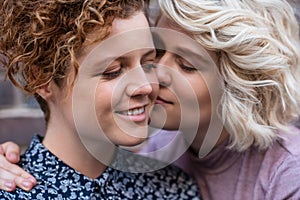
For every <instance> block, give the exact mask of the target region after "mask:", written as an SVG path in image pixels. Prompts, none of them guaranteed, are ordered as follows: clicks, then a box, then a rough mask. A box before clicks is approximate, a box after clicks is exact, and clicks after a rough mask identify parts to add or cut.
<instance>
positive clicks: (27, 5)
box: [0, 0, 144, 121]
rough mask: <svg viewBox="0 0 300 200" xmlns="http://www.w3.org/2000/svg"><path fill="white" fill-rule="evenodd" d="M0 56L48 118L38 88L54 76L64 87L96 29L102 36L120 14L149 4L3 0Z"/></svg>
mask: <svg viewBox="0 0 300 200" xmlns="http://www.w3.org/2000/svg"><path fill="white" fill-rule="evenodd" d="M0 4H1V5H2V6H1V8H0V26H1V29H0V35H1V37H0V58H2V60H1V61H2V63H3V65H4V66H5V67H7V75H8V77H9V78H10V80H11V81H12V82H13V83H14V84H15V85H16V86H17V87H19V88H21V89H23V90H24V91H26V92H28V93H29V94H34V95H35V97H36V99H37V100H38V102H39V104H40V106H41V109H42V110H43V111H44V113H45V119H46V121H48V119H49V116H50V111H49V108H48V106H47V103H46V102H45V100H44V99H42V98H41V97H40V96H39V95H37V94H36V90H37V89H38V88H40V87H42V86H43V85H45V84H47V83H49V82H50V81H52V80H53V81H54V82H55V83H56V84H57V85H58V86H61V85H62V83H63V80H64V78H65V77H66V75H67V73H68V71H69V68H70V67H73V68H74V69H75V74H76V75H77V73H78V67H79V66H78V64H77V62H76V55H77V54H78V53H80V50H81V49H82V47H83V44H84V42H85V41H86V37H87V35H88V34H89V33H91V32H92V31H93V30H94V29H95V28H97V29H98V30H101V34H99V35H98V38H97V41H100V40H103V39H104V38H105V37H107V36H108V35H109V33H110V30H111V26H112V22H113V20H114V19H115V18H129V17H130V16H132V15H133V14H134V13H135V12H137V11H140V10H142V9H143V4H144V2H143V1H142V0H138V1H137V0H47V1H45V0H34V1H32V0H22V1H21V0H0Z"/></svg>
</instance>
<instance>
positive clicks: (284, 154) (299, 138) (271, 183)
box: [265, 127, 300, 199]
mask: <svg viewBox="0 0 300 200" xmlns="http://www.w3.org/2000/svg"><path fill="white" fill-rule="evenodd" d="M280 134H281V135H282V136H283V139H281V140H279V141H277V142H276V143H275V144H274V145H273V147H272V148H270V149H269V150H268V151H267V152H266V155H265V166H269V167H266V168H269V170H270V172H269V180H268V184H267V185H268V187H267V188H266V191H267V194H268V195H269V196H270V198H269V199H274V198H276V199H277V198H278V197H280V198H282V199H285V198H288V197H293V198H296V199H299V198H300V191H299V188H300V181H299V180H300V130H299V129H297V128H295V127H292V128H291V129H290V132H289V133H283V132H282V133H280ZM266 173H267V172H266ZM295 195H296V196H295Z"/></svg>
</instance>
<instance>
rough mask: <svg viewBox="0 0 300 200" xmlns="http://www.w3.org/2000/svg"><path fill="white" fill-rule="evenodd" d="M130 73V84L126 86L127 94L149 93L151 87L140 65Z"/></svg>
mask: <svg viewBox="0 0 300 200" xmlns="http://www.w3.org/2000/svg"><path fill="white" fill-rule="evenodd" d="M130 73H131V75H130V79H131V81H130V82H131V84H129V85H128V86H127V88H126V93H127V95H128V96H131V97H136V96H147V95H150V94H151V93H152V91H153V88H152V86H151V83H150V82H149V80H148V78H147V76H146V74H145V72H144V70H143V69H142V67H136V68H135V69H133V70H132V71H131V72H130Z"/></svg>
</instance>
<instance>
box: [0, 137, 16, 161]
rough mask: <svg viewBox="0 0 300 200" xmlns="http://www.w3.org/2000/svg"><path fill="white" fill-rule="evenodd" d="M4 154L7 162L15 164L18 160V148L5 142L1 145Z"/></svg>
mask: <svg viewBox="0 0 300 200" xmlns="http://www.w3.org/2000/svg"><path fill="white" fill-rule="evenodd" d="M2 147H3V150H4V154H5V156H6V158H7V160H8V161H10V162H12V163H17V162H19V160H20V147H19V146H18V145H17V144H15V143H13V142H5V143H4V144H3V145H2Z"/></svg>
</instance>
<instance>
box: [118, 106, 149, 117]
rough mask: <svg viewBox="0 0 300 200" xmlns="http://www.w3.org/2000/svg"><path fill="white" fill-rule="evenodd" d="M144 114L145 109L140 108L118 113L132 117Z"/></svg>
mask: <svg viewBox="0 0 300 200" xmlns="http://www.w3.org/2000/svg"><path fill="white" fill-rule="evenodd" d="M144 112H145V107H141V108H135V109H131V110H127V111H123V112H120V113H121V114H123V115H127V116H133V115H140V114H143V113H144Z"/></svg>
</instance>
